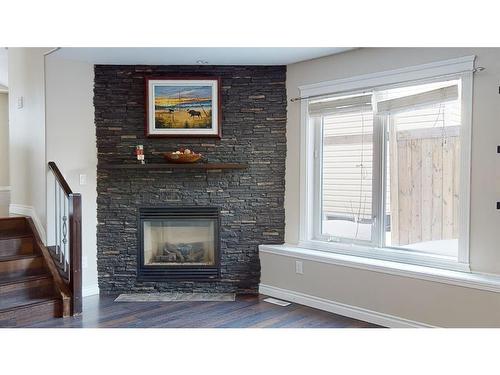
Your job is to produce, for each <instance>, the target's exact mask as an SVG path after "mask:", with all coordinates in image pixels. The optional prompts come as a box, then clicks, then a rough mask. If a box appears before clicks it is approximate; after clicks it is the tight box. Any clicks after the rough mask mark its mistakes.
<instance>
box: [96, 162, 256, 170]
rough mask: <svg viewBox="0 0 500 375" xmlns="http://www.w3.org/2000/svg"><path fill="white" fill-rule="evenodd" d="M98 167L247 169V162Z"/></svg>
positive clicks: (102, 166) (106, 166) (102, 167)
mask: <svg viewBox="0 0 500 375" xmlns="http://www.w3.org/2000/svg"><path fill="white" fill-rule="evenodd" d="M97 168H98V169H134V170H138V169H148V170H161V169H197V170H209V169H246V168H248V165H247V164H242V163H193V164H175V163H151V164H139V163H137V164H100V165H98V166H97Z"/></svg>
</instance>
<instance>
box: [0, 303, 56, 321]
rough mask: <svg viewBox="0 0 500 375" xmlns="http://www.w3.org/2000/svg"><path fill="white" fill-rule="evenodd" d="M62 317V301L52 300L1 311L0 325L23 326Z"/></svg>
mask: <svg viewBox="0 0 500 375" xmlns="http://www.w3.org/2000/svg"><path fill="white" fill-rule="evenodd" d="M60 317H62V308H61V301H59V300H51V301H47V302H44V303H41V304H38V305H35V306H26V307H22V308H17V309H15V310H9V311H3V312H2V311H0V327H3V328H6V327H21V326H26V325H29V324H34V323H37V322H43V321H45V320H49V319H52V318H60Z"/></svg>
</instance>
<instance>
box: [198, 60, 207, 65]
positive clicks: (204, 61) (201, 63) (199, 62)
mask: <svg viewBox="0 0 500 375" xmlns="http://www.w3.org/2000/svg"><path fill="white" fill-rule="evenodd" d="M196 64H198V65H208V61H207V60H196Z"/></svg>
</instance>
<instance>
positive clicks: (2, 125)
mask: <svg viewBox="0 0 500 375" xmlns="http://www.w3.org/2000/svg"><path fill="white" fill-rule="evenodd" d="M0 150H4V152H3V157H2V158H0V217H2V216H7V215H8V213H9V202H10V187H9V152H8V150H9V95H8V94H7V93H6V92H1V91H0Z"/></svg>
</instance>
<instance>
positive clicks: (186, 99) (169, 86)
mask: <svg viewBox="0 0 500 375" xmlns="http://www.w3.org/2000/svg"><path fill="white" fill-rule="evenodd" d="M147 98H148V121H147V124H146V133H147V135H148V136H155V137H214V136H215V137H220V127H219V118H220V114H219V103H220V100H219V79H218V78H212V79H186V78H182V79H148V80H147Z"/></svg>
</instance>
